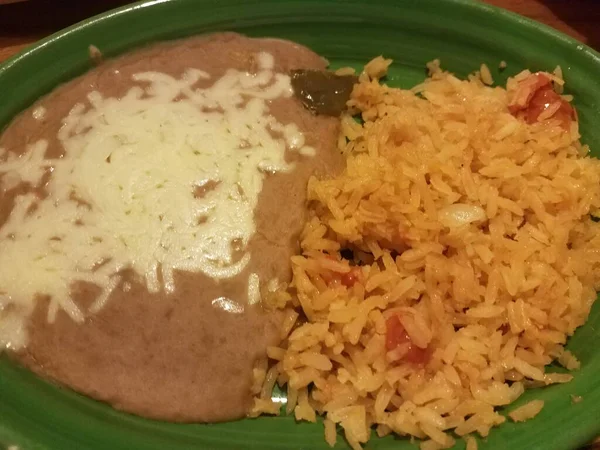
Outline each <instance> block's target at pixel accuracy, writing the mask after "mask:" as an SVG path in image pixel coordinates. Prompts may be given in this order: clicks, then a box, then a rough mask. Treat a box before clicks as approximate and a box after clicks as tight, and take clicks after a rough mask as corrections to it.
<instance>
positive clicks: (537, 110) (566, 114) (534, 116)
mask: <svg viewBox="0 0 600 450" xmlns="http://www.w3.org/2000/svg"><path fill="white" fill-rule="evenodd" d="M557 103H559V104H560V106H559V108H558V109H557V110H556V112H555V113H554V114H552V118H553V119H558V120H560V122H561V123H562V124H563V126H565V127H568V126H569V124H570V123H571V121H572V120H574V119H575V110H574V109H573V107H572V106H571V105H570V104H569V102H567V101H566V100H564V99H563V98H562V97H561V96H560V95H558V94H557V93H556V92H554V90H552V88H551V87H550V86H548V87H545V88H543V89H540V90H538V91H537V92H536V93H535V94H534V95H533V97H532V98H531V101H530V102H529V106H528V107H527V109H526V111H525V118H526V120H527V123H535V122H537V120H538V118H539V117H540V115H541V114H542V113H543V112H544V111H546V110H547V109H548V108H550V107H551V106H553V105H556V104H557Z"/></svg>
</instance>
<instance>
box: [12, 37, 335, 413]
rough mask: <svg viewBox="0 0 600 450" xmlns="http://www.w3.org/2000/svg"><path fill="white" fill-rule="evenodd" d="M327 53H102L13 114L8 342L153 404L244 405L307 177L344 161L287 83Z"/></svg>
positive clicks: (51, 373)
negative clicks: (109, 56) (265, 299)
mask: <svg viewBox="0 0 600 450" xmlns="http://www.w3.org/2000/svg"><path fill="white" fill-rule="evenodd" d="M100 50H101V49H100ZM325 66H326V61H325V60H324V59H323V58H321V57H320V56H318V55H317V54H315V53H313V52H312V51H310V50H308V49H307V48H305V47H302V46H300V45H297V44H295V43H292V42H289V41H283V40H277V39H251V38H247V37H244V36H241V35H237V34H233V33H218V34H214V35H210V36H203V37H194V38H190V39H186V40H181V41H175V42H170V43H164V44H159V45H156V46H151V47H149V48H146V49H141V50H137V51H134V52H132V53H129V54H126V55H124V56H121V57H119V58H116V59H114V60H105V61H103V62H102V64H100V65H99V66H98V67H96V68H95V69H94V70H92V71H90V72H88V73H86V74H84V75H83V76H81V77H79V78H77V79H75V80H73V81H70V82H68V83H66V84H64V85H62V86H60V87H58V88H57V89H56V90H55V91H53V92H52V93H50V94H49V95H47V96H46V97H44V98H42V99H41V100H39V101H38V102H37V103H35V104H34V105H33V106H32V107H31V108H30V109H28V110H26V111H24V112H23V113H22V114H21V115H19V116H18V117H17V118H16V119H15V120H14V121H13V123H11V124H10V125H9V126H8V127H7V128H6V129H5V130H4V132H3V133H2V136H1V137H0V148H1V149H2V152H1V155H0V177H1V183H2V184H1V188H2V189H1V192H0V267H2V271H0V344H1V346H2V348H8V349H9V350H10V354H11V356H12V357H14V358H15V359H16V360H18V361H19V362H20V363H22V364H24V365H25V366H27V367H28V368H30V369H32V370H33V371H35V372H36V373H38V374H40V375H42V376H44V377H46V378H49V379H51V380H54V381H56V382H58V383H60V384H62V385H65V386H68V387H71V388H73V389H74V390H76V391H79V392H82V393H84V394H87V395H89V396H91V397H93V398H95V399H98V400H102V401H105V402H108V403H110V404H111V405H113V406H114V407H116V408H118V409H122V410H125V411H128V412H132V413H135V414H139V415H142V416H145V417H151V418H156V419H163V420H170V421H200V422H216V421H223V420H230V419H234V418H239V417H243V416H244V415H245V414H246V412H247V410H248V408H249V407H250V406H251V404H252V395H251V392H250V387H251V382H252V367H253V364H254V361H255V359H256V358H257V357H259V356H261V355H264V354H265V350H266V347H267V346H268V345H277V344H278V342H279V340H280V338H279V321H280V316H281V313H280V312H278V311H263V308H262V307H261V305H260V303H261V302H260V299H261V296H263V295H264V293H265V292H267V291H268V290H269V289H274V288H276V287H277V285H278V284H279V283H285V282H288V281H289V280H290V278H291V270H290V257H291V256H292V255H293V254H295V253H296V252H297V245H298V244H297V236H298V234H299V233H300V231H301V229H302V224H303V222H304V219H305V199H306V182H307V180H308V178H309V176H310V175H317V176H324V175H327V174H328V175H333V174H336V173H339V171H340V170H341V168H342V167H343V158H342V157H341V155H340V153H339V151H338V150H337V148H336V142H337V138H338V134H339V119H337V118H334V117H331V118H328V117H321V116H315V115H313V114H312V113H310V112H309V111H307V110H306V109H304V108H303V106H302V105H301V103H300V102H299V101H298V100H297V99H296V98H294V97H293V95H292V86H291V79H290V76H289V72H290V71H291V70H295V69H324V68H325Z"/></svg>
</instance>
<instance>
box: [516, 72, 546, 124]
mask: <svg viewBox="0 0 600 450" xmlns="http://www.w3.org/2000/svg"><path fill="white" fill-rule="evenodd" d="M519 84H520V85H519V87H518V88H517V92H516V93H515V95H514V97H513V100H512V102H511V103H510V104H509V105H508V110H509V111H510V113H511V114H516V113H518V112H519V111H521V110H523V109H525V108H527V105H529V101H530V100H531V98H532V97H533V95H534V94H535V93H536V92H537V91H538V90H540V89H542V88H544V87H546V86H551V81H550V78H549V77H548V76H547V75H545V74H544V73H542V72H537V73H534V74H533V75H531V76H530V77H528V78H527V79H525V80H523V81H521V82H520V83H519Z"/></svg>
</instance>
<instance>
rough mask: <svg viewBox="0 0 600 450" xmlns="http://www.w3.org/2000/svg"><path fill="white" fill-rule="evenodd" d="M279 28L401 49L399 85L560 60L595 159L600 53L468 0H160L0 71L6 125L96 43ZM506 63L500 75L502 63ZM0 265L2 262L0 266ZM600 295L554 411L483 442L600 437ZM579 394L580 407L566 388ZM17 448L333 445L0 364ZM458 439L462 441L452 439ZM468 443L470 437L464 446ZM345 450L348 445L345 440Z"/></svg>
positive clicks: (360, 57) (383, 444)
mask: <svg viewBox="0 0 600 450" xmlns="http://www.w3.org/2000/svg"><path fill="white" fill-rule="evenodd" d="M218 30H220V31H223V30H236V31H240V32H242V33H246V34H248V35H252V36H279V37H282V38H287V39H292V40H295V41H297V42H300V43H303V44H306V45H308V46H309V47H311V48H313V49H314V50H315V51H317V52H319V53H321V54H322V55H324V56H325V57H327V58H329V59H330V61H331V62H332V64H333V65H334V66H341V65H348V64H350V65H353V66H357V67H360V66H361V65H362V64H363V63H365V62H366V61H367V60H369V59H370V58H372V57H373V56H376V55H379V54H384V55H385V56H387V57H391V58H394V60H395V64H394V66H393V68H392V71H391V76H390V83H392V84H395V85H399V86H404V87H408V86H411V85H413V84H415V83H417V82H419V81H421V80H422V79H423V77H424V74H425V72H424V64H425V63H426V62H427V61H429V60H431V59H434V58H438V57H439V58H441V60H442V63H443V66H444V67H445V68H448V69H450V70H452V71H454V72H456V73H457V74H459V75H463V76H464V75H466V74H467V73H469V72H470V71H473V70H476V69H477V68H479V65H480V64H481V63H482V62H485V63H487V64H488V66H489V67H490V68H492V72H493V75H494V77H495V79H496V80H497V81H498V82H503V81H504V80H505V79H506V77H507V76H509V75H512V74H515V73H516V72H518V71H520V70H521V69H523V68H530V69H532V70H540V69H544V70H552V69H553V68H554V67H555V66H556V65H557V64H560V65H561V66H562V68H563V71H564V73H565V78H566V80H567V82H568V92H569V93H571V94H574V95H575V98H576V101H575V103H576V106H577V108H578V110H579V117H580V119H581V130H582V134H583V136H584V141H585V142H587V143H588V144H590V145H591V147H592V149H593V150H594V151H596V152H597V153H596V155H600V153H598V152H600V128H597V127H594V122H596V121H597V120H598V119H600V84H598V83H597V75H598V74H599V73H600V55H598V54H597V53H595V52H594V51H593V50H591V49H589V48H587V47H585V46H584V45H582V44H580V43H578V42H576V41H574V40H572V39H570V38H568V37H566V36H563V35H561V34H559V33H557V32H556V31H553V30H551V29H549V28H547V27H545V26H543V25H540V24H537V23H535V22H532V21H529V20H527V19H524V18H522V17H519V16H516V15H513V14H510V13H508V12H505V11H501V10H498V9H495V8H493V7H490V6H486V5H484V4H480V3H474V2H471V1H467V0H445V1H441V0H220V1H216V0H152V1H147V2H145V3H138V4H134V5H132V6H128V7H124V8H121V9H118V10H115V11H112V12H109V13H107V14H104V15H102V16H98V17H96V18H93V19H90V20H88V21H86V22H83V23H81V24H79V25H76V26H74V27H72V28H69V29H67V30H65V31H63V32H61V33H58V34H56V35H54V36H51V37H49V38H48V39H46V40H44V41H42V42H40V43H39V44H38V45H36V46H35V47H33V48H31V49H29V50H26V51H25V52H24V53H22V54H20V55H18V56H17V57H15V58H13V59H11V60H10V61H8V62H6V63H5V64H4V65H3V66H0V128H3V127H4V126H5V125H6V124H7V123H8V122H9V121H10V119H11V118H12V117H13V116H14V115H15V114H17V113H18V112H19V111H21V110H23V109H24V108H26V107H27V106H29V105H30V104H31V103H32V102H33V101H34V100H35V99H36V98H37V97H39V96H41V95H43V94H44V93H46V92H48V91H49V90H51V89H52V88H53V87H54V86H56V85H57V84H58V83H60V82H63V81H66V80H68V79H70V78H72V77H74V76H76V75H78V74H80V73H82V72H84V71H85V70H86V69H88V68H89V62H88V56H87V48H88V45H89V44H94V45H96V46H97V47H99V48H100V50H101V51H102V52H103V53H104V54H105V55H109V56H110V55H116V54H119V53H121V52H124V51H126V50H130V49H132V48H134V47H136V46H140V45H144V44H148V43H150V42H152V41H158V40H164V39H173V38H179V37H184V36H188V35H191V34H195V33H202V32H208V31H218ZM501 60H503V61H506V62H507V64H508V67H507V69H506V70H505V71H504V72H503V73H499V72H498V70H497V69H496V68H497V67H498V64H499V63H500V61H501ZM0 270H1V269H0ZM599 327H600V304H597V305H596V307H595V308H594V310H593V311H592V314H591V316H590V319H589V322H588V323H587V325H586V326H585V327H583V328H581V329H580V330H578V331H577V333H576V334H575V336H574V337H573V338H572V339H571V341H570V342H569V348H570V349H571V350H572V351H574V352H575V354H576V355H578V356H579V357H580V359H581V361H582V368H581V370H579V371H578V372H577V374H576V376H575V379H574V380H573V382H571V383H569V384H567V385H562V386H553V387H549V388H546V389H543V390H535V391H530V392H528V393H527V394H526V395H524V396H523V398H522V399H521V401H520V402H519V403H523V402H525V401H527V400H530V399H532V398H542V399H544V400H545V401H546V407H545V408H544V409H543V411H542V413H540V414H539V415H538V416H537V417H536V418H535V419H534V420H531V421H529V422H527V423H525V424H512V423H507V424H506V425H504V426H502V427H501V428H499V429H497V430H495V431H493V432H492V434H491V435H490V436H489V437H488V438H487V439H485V440H482V441H481V442H480V444H481V448H483V449H544V450H552V449H567V448H575V447H577V446H578V445H581V444H584V443H585V442H587V441H589V440H590V439H591V438H593V437H594V436H595V435H596V434H600V375H599V374H600V350H598V348H599V347H598V346H597V344H596V343H597V342H598V339H599V338H600V333H599V331H598V328H599ZM571 394H573V395H580V396H582V397H583V401H582V402H581V403H578V404H576V405H573V404H571V398H570V395H571ZM11 444H16V445H18V446H19V447H20V449H21V450H71V449H78V450H79V449H81V450H86V449H93V450H142V449H143V450H154V449H156V450H165V449H166V450H183V449H228V450H234V449H298V450H300V449H327V448H328V446H327V445H326V444H325V443H324V441H323V431H322V427H321V425H320V424H317V425H314V424H296V423H295V422H294V420H293V419H292V418H290V417H277V418H260V419H256V420H242V421H238V422H232V423H226V424H218V425H176V424H168V423H160V422H153V421H149V420H144V419H141V418H138V417H133V416H130V415H127V414H124V413H120V412H116V411H114V410H112V409H111V408H110V407H108V406H106V405H103V404H100V403H97V402H94V401H92V400H90V399H87V398H85V397H83V396H80V395H77V394H75V393H73V392H70V391H67V390H63V389H60V388H57V387H55V386H53V385H51V384H49V383H47V382H44V381H42V380H40V379H39V378H37V377H35V376H34V375H32V374H30V373H28V372H27V371H25V370H23V369H21V368H19V367H16V366H15V365H13V364H11V363H10V362H8V361H7V360H6V359H5V358H2V359H0V447H1V446H2V445H6V446H8V445H11ZM460 446H463V444H461V443H459V444H458V445H457V448H460ZM463 447H464V446H463ZM336 448H346V445H345V444H344V442H343V441H342V440H340V441H339V443H338V445H337V447H336ZM368 448H370V449H392V448H393V449H411V448H415V447H414V446H413V444H410V442H409V441H408V440H404V439H394V438H392V437H387V438H385V439H373V440H372V441H371V442H370V443H369V445H368Z"/></svg>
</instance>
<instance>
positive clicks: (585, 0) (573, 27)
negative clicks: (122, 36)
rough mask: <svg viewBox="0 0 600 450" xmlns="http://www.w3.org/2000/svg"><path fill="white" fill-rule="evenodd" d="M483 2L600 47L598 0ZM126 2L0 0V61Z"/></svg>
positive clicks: (105, 0)
mask: <svg viewBox="0 0 600 450" xmlns="http://www.w3.org/2000/svg"><path fill="white" fill-rule="evenodd" d="M486 1H488V3H491V4H494V5H496V6H501V7H503V8H506V9H509V10H511V11H514V12H517V13H519V14H522V15H524V16H527V17H530V18H532V19H535V20H538V21H540V22H543V23H546V24H548V25H550V26H552V27H554V28H556V29H558V30H560V31H562V32H564V33H566V34H569V35H571V36H573V37H574V38H576V39H578V40H580V41H581V42H584V43H586V44H588V45H590V46H591V47H593V48H595V49H596V50H600V1H598V0H486ZM3 3H5V4H3ZM126 3H128V2H127V1H124V0H97V1H93V2H91V1H80V0H79V1H74V0H37V1H33V0H0V62H1V61H3V60H4V59H6V58H8V57H9V56H12V55H14V54H15V53H17V52H19V51H20V50H22V49H23V48H25V47H26V46H28V45H29V44H32V43H34V42H35V41H37V40H38V39H40V38H42V37H44V36H47V35H48V34H50V33H53V32H55V31H57V30H59V29H61V28H64V27H66V26H68V25H71V24H73V23H75V22H77V21H79V20H82V19H84V18H86V17H89V16H91V15H94V14H97V13H100V12H102V11H104V10H107V9H111V8H114V7H116V6H120V5H124V4H126Z"/></svg>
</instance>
